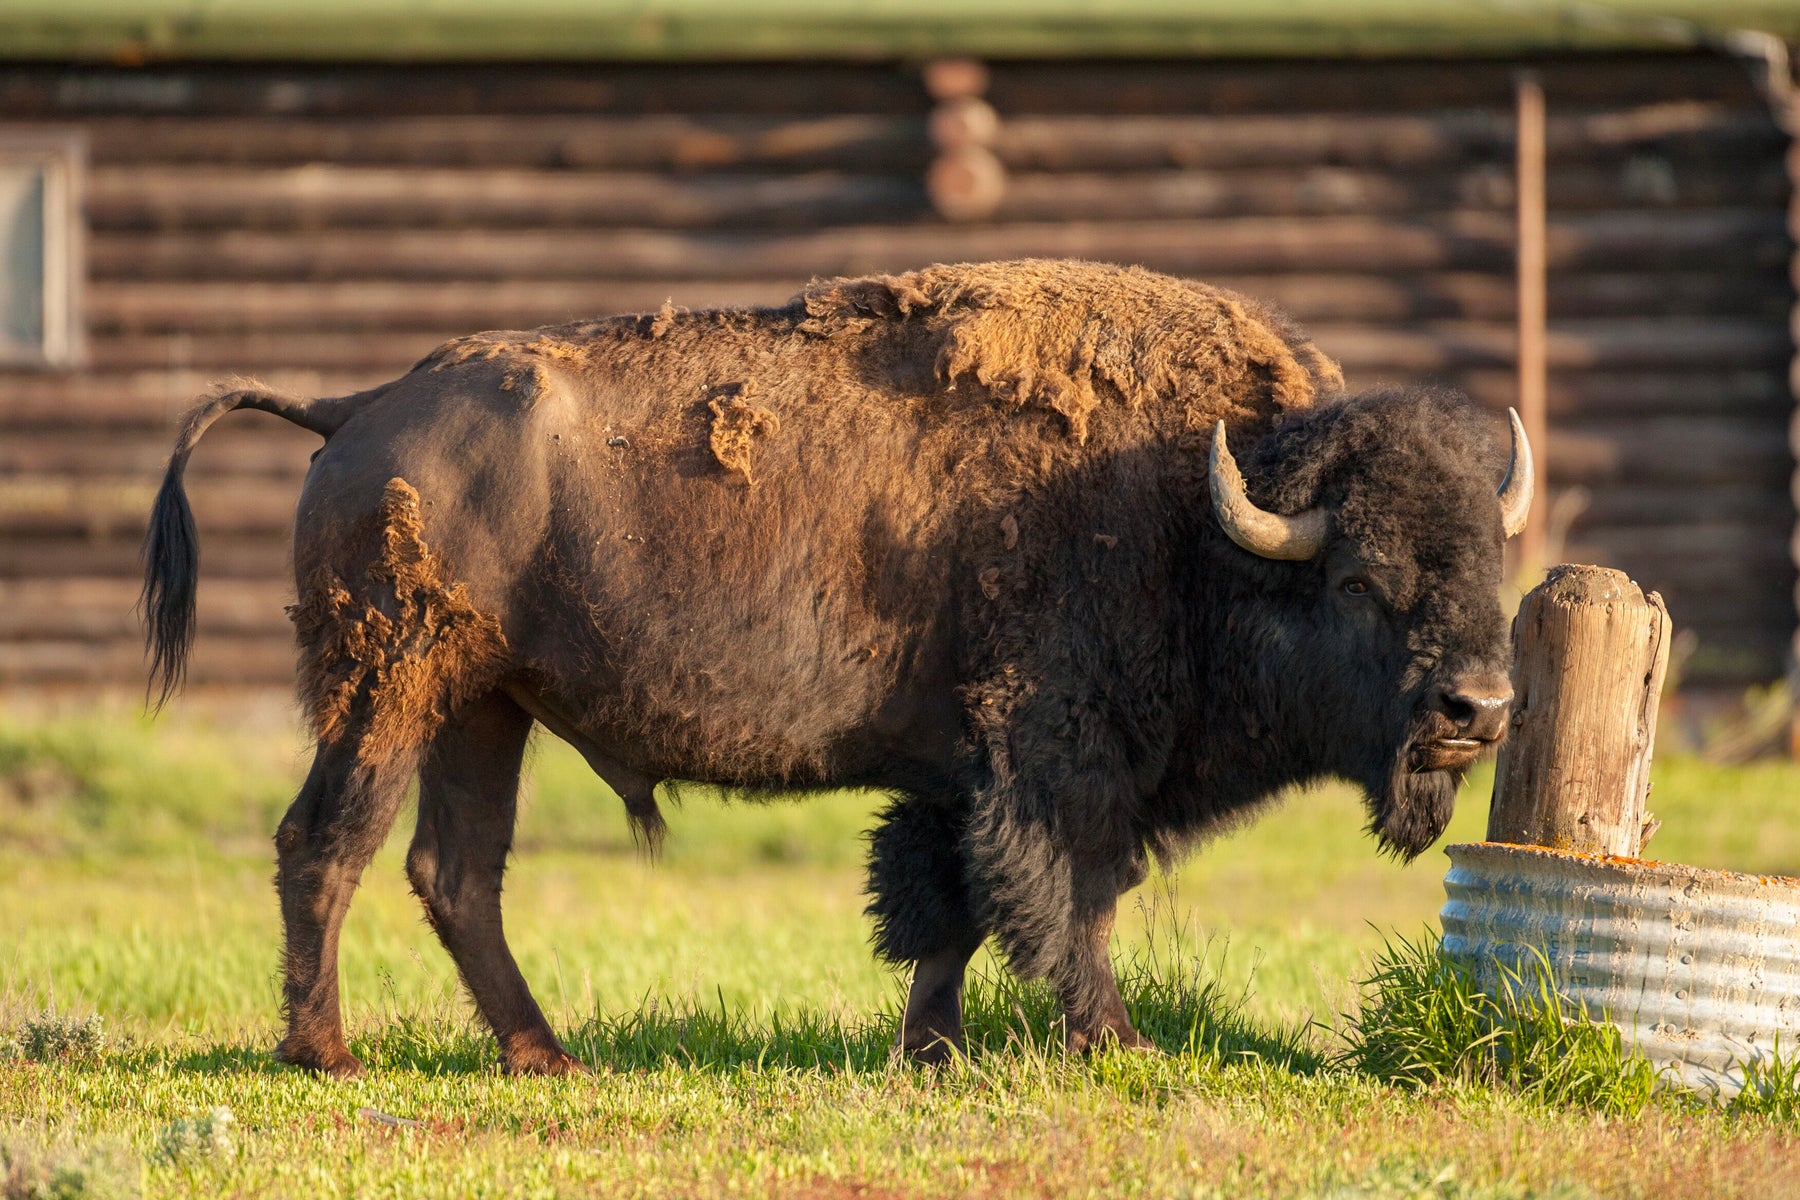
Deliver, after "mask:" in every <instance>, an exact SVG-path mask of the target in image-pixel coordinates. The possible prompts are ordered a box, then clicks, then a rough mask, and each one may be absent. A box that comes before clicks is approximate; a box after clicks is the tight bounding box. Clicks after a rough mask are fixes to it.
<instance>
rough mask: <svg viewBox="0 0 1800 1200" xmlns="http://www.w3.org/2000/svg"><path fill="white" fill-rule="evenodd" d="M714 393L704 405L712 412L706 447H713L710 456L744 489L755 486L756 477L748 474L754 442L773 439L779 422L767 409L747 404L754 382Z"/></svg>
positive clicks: (728, 385)
mask: <svg viewBox="0 0 1800 1200" xmlns="http://www.w3.org/2000/svg"><path fill="white" fill-rule="evenodd" d="M713 390H714V392H715V393H718V394H715V395H714V396H713V398H712V399H711V400H710V401H708V402H707V408H708V409H709V410H710V411H711V412H712V432H711V434H709V435H708V437H707V445H709V446H710V447H711V448H712V453H713V457H714V458H716V459H718V460H719V465H720V466H722V467H724V468H725V469H726V470H727V471H730V472H732V473H733V474H736V475H739V476H741V477H742V478H743V480H744V484H745V486H751V485H754V484H755V483H756V477H755V476H754V475H752V474H751V473H750V460H751V456H752V452H753V451H754V449H755V447H756V443H757V442H758V441H760V440H762V439H763V438H767V437H772V436H773V435H774V434H775V433H777V432H779V431H780V429H781V419H780V418H779V417H777V416H776V415H775V414H774V413H773V412H771V411H769V410H768V409H766V408H762V407H759V406H757V405H755V404H752V403H750V399H749V397H750V396H751V395H753V394H754V393H755V391H756V385H755V383H754V382H753V381H748V380H747V381H745V382H743V383H737V384H725V385H723V386H722V387H720V388H715V389H713Z"/></svg>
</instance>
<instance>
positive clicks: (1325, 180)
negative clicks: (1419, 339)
mask: <svg viewBox="0 0 1800 1200" xmlns="http://www.w3.org/2000/svg"><path fill="white" fill-rule="evenodd" d="M1638 163H1639V167H1638V168H1637V169H1633V168H1632V167H1631V166H1630V165H1628V164H1604V165H1602V164H1596V163H1592V162H1579V163H1569V164H1559V166H1558V167H1557V170H1556V173H1555V174H1554V175H1552V176H1551V177H1550V179H1549V180H1548V195H1549V199H1550V206H1551V208H1552V209H1554V210H1555V211H1557V212H1559V213H1567V212H1574V211H1581V210H1610V209H1620V208H1634V207H1639V206H1654V207H1656V208H1658V209H1693V208H1737V207H1750V206H1759V207H1760V206H1769V207H1773V206H1776V205H1779V204H1780V203H1782V201H1783V200H1784V199H1785V197H1786V195H1787V190H1788V189H1787V177H1786V174H1785V172H1784V171H1783V170H1782V169H1781V167H1780V164H1778V163H1774V162H1768V161H1762V160H1756V161H1752V162H1747V163H1745V164H1744V166H1743V167H1742V169H1735V168H1734V169H1732V170H1729V171H1699V170H1694V169H1691V168H1690V169H1683V170H1676V169H1674V168H1673V167H1671V168H1669V169H1668V170H1667V171H1666V173H1665V172H1662V171H1660V170H1659V168H1657V167H1656V166H1654V165H1650V164H1648V163H1647V161H1646V160H1643V159H1639V160H1638ZM1512 203H1513V182H1512V179H1511V177H1510V175H1509V174H1508V173H1507V172H1506V171H1505V170H1504V169H1503V168H1501V167H1500V166H1498V165H1497V164H1494V163H1483V164H1476V165H1463V166H1460V167H1457V168H1454V169H1449V170H1416V171H1414V170H1407V171H1404V172H1402V171H1396V170H1393V169H1391V168H1380V167H1351V166H1339V165H1336V164H1333V163H1329V162H1324V163H1306V164H1296V165H1291V166H1286V167H1261V166H1244V167H1234V168H1199V169H1180V168H1171V169H1164V170H1134V171H1084V170H1068V171H1043V170H1032V171H1019V170H1014V171H1012V172H1010V173H1009V175H1008V188H1007V196H1006V200H1005V202H1004V203H1003V204H1002V205H1001V207H1000V209H999V210H998V212H999V215H1000V216H1001V217H1002V218H1004V219H1006V220H1020V221H1037V220H1057V219H1060V220H1116V221H1138V220H1155V219H1158V218H1166V217H1233V216H1258V215H1260V216H1276V215H1291V216H1312V215H1324V214H1331V213H1345V214H1359V213H1360V214H1368V213H1415V212H1432V211H1441V210H1445V209H1474V210H1483V209H1485V210H1491V211H1496V212H1498V211H1503V210H1505V209H1507V208H1508V207H1509V206H1510V205H1511V204H1512Z"/></svg>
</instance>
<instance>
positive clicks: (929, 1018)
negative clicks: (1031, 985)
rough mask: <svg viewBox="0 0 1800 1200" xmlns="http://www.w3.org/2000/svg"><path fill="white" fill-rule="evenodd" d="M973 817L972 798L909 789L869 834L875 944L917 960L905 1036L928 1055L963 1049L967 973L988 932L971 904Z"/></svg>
mask: <svg viewBox="0 0 1800 1200" xmlns="http://www.w3.org/2000/svg"><path fill="white" fill-rule="evenodd" d="M966 821H967V807H966V803H963V804H961V805H958V804H957V803H956V802H953V801H944V802H940V801H937V800H935V799H931V798H924V797H910V796H909V797H905V798H903V799H900V800H897V801H895V802H894V803H893V804H891V805H889V806H888V808H887V810H886V811H885V812H883V813H882V814H881V822H880V824H879V825H877V826H876V828H875V832H874V834H873V835H872V836H871V837H870V839H869V894H870V902H869V908H868V913H869V916H870V917H872V918H873V919H874V922H875V948H876V951H877V952H878V953H879V954H880V955H881V956H882V957H883V958H886V959H887V960H888V961H890V962H896V963H912V964H913V977H912V986H911V987H910V988H909V989H908V991H907V995H906V1012H905V1013H904V1015H903V1016H902V1017H901V1018H900V1035H899V1038H898V1044H899V1047H900V1050H901V1052H902V1053H904V1054H906V1055H907V1056H908V1057H909V1058H912V1059H914V1060H915V1061H918V1062H922V1063H928V1064H937V1063H942V1062H945V1061H947V1060H949V1059H950V1058H951V1057H953V1056H954V1055H956V1054H958V1053H960V1052H961V1051H962V1049H963V1019H962V998H963V976H964V975H965V973H966V972H967V970H968V966H969V960H970V959H971V958H973V957H974V955H975V952H976V951H977V950H979V949H980V948H981V943H982V942H983V941H985V940H986V938H987V933H986V930H984V929H983V928H982V926H981V925H980V923H979V922H977V921H976V919H975V916H974V913H973V912H972V911H971V909H970V907H969V895H968V882H967V879H966V875H967V870H966V864H965V860H964V857H963V834H964V829H965V825H966Z"/></svg>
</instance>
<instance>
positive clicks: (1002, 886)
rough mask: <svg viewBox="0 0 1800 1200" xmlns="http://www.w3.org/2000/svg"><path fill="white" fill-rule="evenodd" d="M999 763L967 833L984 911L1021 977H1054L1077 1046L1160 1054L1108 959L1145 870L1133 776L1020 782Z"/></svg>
mask: <svg viewBox="0 0 1800 1200" xmlns="http://www.w3.org/2000/svg"><path fill="white" fill-rule="evenodd" d="M999 765H1000V768H1001V769H998V770H996V772H995V783H994V785H992V786H991V787H990V788H989V789H987V790H986V791H985V792H984V793H983V794H982V795H981V796H980V797H978V799H977V803H976V806H975V810H974V814H973V817H972V819H971V822H970V827H969V836H968V843H967V844H968V853H969V861H970V882H971V889H972V892H973V894H974V895H975V896H976V897H977V900H978V904H977V911H978V912H979V913H981V914H982V916H983V917H984V918H985V921H986V924H987V925H988V926H989V927H990V928H991V929H992V930H993V932H994V936H995V938H996V939H997V940H998V941H999V943H1000V946H1001V949H1002V950H1003V951H1004V952H1005V955H1006V958H1007V961H1008V963H1009V964H1010V965H1011V966H1012V968H1013V970H1014V971H1016V972H1017V973H1018V974H1019V975H1020V976H1022V977H1024V978H1027V979H1034V978H1047V979H1048V980H1049V981H1050V984H1051V986H1052V987H1053V988H1054V989H1055V990H1056V995H1057V999H1058V1000H1059V1001H1061V1004H1062V1010H1063V1020H1064V1037H1065V1040H1066V1042H1067V1045H1068V1047H1069V1049H1070V1050H1072V1051H1076V1052H1082V1051H1087V1050H1090V1049H1094V1048H1096V1047H1099V1046H1102V1045H1105V1044H1107V1043H1114V1044H1117V1045H1120V1046H1124V1047H1126V1048H1129V1049H1154V1048H1155V1047H1154V1044H1153V1043H1152V1042H1151V1041H1150V1040H1149V1039H1148V1038H1145V1037H1144V1036H1143V1035H1141V1034H1139V1033H1138V1031H1137V1030H1136V1029H1135V1028H1133V1027H1132V1024H1131V1017H1130V1015H1129V1014H1128V1013H1127V1012H1126V1009H1125V1001H1124V999H1123V998H1122V997H1121V996H1120V995H1119V985H1118V980H1117V979H1116V978H1115V976H1114V975H1113V969H1112V961H1111V958H1110V956H1109V954H1108V949H1109V946H1110V943H1111V939H1112V929H1113V919H1114V914H1115V913H1116V912H1117V909H1118V900H1119V897H1120V896H1121V895H1123V894H1124V893H1125V892H1126V891H1128V890H1129V889H1131V888H1133V887H1136V886H1137V885H1138V884H1139V883H1141V882H1143V879H1144V876H1145V873H1146V862H1145V854H1144V849H1143V845H1142V843H1141V841H1140V840H1139V839H1138V838H1137V836H1136V834H1135V832H1134V823H1133V821H1132V814H1133V812H1134V808H1133V803H1134V798H1135V796H1134V793H1132V792H1131V791H1130V790H1129V784H1128V781H1129V776H1124V779H1125V780H1126V786H1124V787H1121V786H1120V778H1121V775H1120V773H1115V772H1109V771H1105V770H1101V769H1095V770H1091V771H1082V772H1073V771H1069V770H1067V769H1066V768H1064V769H1062V770H1058V771H1043V772H1038V773H1034V774H1026V775H1023V776H1021V775H1020V774H1019V773H1016V772H1014V771H1011V770H1007V769H1005V768H1006V767H1007V766H1009V765H1010V764H1008V763H1006V762H1005V761H1004V760H1002V761H1001V763H1000V764H999Z"/></svg>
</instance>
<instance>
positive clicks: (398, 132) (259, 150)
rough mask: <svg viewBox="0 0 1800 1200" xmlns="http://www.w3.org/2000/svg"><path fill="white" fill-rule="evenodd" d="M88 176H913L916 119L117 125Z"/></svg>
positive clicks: (919, 124)
mask: <svg viewBox="0 0 1800 1200" xmlns="http://www.w3.org/2000/svg"><path fill="white" fill-rule="evenodd" d="M87 132H88V136H89V138H90V152H91V154H92V156H93V161H94V163H95V164H96V165H125V164H148V163H241V164H259V165H265V166H268V165H297V164H303V163H313V162H331V163H365V164H386V165H396V166H398V165H416V166H440V167H482V168H493V167H551V168H571V169H587V170H637V171H701V170H712V169H719V168H732V169H738V170H750V169H756V168H759V167H761V168H776V167H779V168H783V169H786V170H803V169H832V168H839V167H843V166H845V165H847V164H852V163H854V164H856V165H857V167H858V168H859V169H861V170H864V171H871V172H875V171H888V172H906V171H918V170H920V169H921V168H923V166H924V165H925V162H926V160H927V159H928V158H929V157H930V151H931V147H930V143H929V142H928V141H927V140H926V137H925V122H924V120H923V119H921V118H920V117H916V116H899V115H895V116H890V115H886V114H864V113H849V114H845V115H840V116H816V115H815V116H806V117H767V116H750V115H724V114H712V115H706V116H677V115H652V116H641V117H605V116H568V115H562V114H542V115H532V116H499V117H495V116H469V117H462V116H448V117H447V116H400V117H385V116H383V117H369V118H364V119H359V120H354V121H312V120H288V119H280V118H231V117H178V118H163V117H128V118H117V119H114V120H107V121H96V122H93V123H92V124H91V125H89V126H88V127H87Z"/></svg>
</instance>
